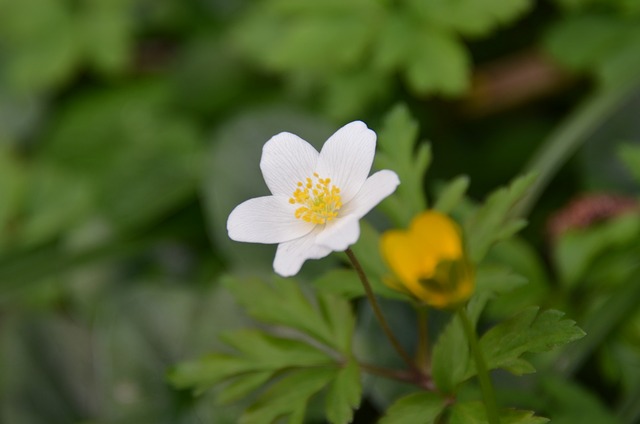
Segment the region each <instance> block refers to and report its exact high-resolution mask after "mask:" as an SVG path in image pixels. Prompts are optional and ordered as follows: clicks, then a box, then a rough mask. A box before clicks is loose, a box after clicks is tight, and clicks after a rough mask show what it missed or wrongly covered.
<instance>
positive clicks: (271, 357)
mask: <svg viewBox="0 0 640 424" xmlns="http://www.w3.org/2000/svg"><path fill="white" fill-rule="evenodd" d="M221 339H222V340H223V341H224V342H225V343H226V344H227V345H228V346H230V347H232V348H234V349H235V350H236V352H235V353H234V354H218V353H216V354H211V355H208V356H205V357H203V358H201V359H199V360H195V361H188V362H183V363H181V364H179V365H177V366H176V367H175V368H174V369H173V370H171V371H170V372H169V380H170V381H171V382H172V383H173V384H174V385H175V386H176V387H179V388H190V387H191V388H194V389H195V390H196V392H202V391H203V390H205V389H207V388H209V387H211V386H213V385H215V384H217V383H220V382H222V381H224V380H226V379H229V378H232V377H235V376H238V375H241V374H245V373H260V372H265V371H268V372H271V373H274V372H276V371H280V370H284V369H287V368H291V367H316V366H322V365H328V364H329V365H330V364H332V363H333V362H334V360H333V359H332V358H331V357H329V356H328V355H327V353H325V352H323V351H321V350H318V349H317V348H315V347H313V346H311V345H309V344H307V343H305V342H303V341H299V340H294V339H285V338H280V337H275V336H272V335H269V334H266V333H263V332H260V331H255V330H244V331H236V332H233V333H229V334H226V335H223V336H221ZM256 378H257V377H256ZM245 383H246V382H245ZM232 391H233V390H232Z"/></svg>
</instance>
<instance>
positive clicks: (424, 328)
mask: <svg viewBox="0 0 640 424" xmlns="http://www.w3.org/2000/svg"><path fill="white" fill-rule="evenodd" d="M416 312H417V313H418V348H417V349H416V363H417V364H418V368H420V369H421V370H423V372H424V371H426V370H428V369H429V327H428V321H427V313H428V311H427V308H426V307H424V306H420V305H419V306H416Z"/></svg>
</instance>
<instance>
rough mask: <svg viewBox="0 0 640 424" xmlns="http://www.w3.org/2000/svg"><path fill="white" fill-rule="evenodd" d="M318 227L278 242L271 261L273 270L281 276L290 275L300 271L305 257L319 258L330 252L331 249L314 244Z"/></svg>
mask: <svg viewBox="0 0 640 424" xmlns="http://www.w3.org/2000/svg"><path fill="white" fill-rule="evenodd" d="M319 228H320V227H317V228H316V229H315V230H314V231H313V232H311V233H309V234H307V235H306V236H304V237H300V238H298V239H295V240H291V241H288V242H285V243H281V244H279V245H278V250H277V251H276V257H275V259H274V261H273V269H274V271H275V272H276V273H278V274H279V275H281V276H283V277H291V276H293V275H296V274H297V273H298V271H300V268H301V267H302V264H303V263H304V262H305V261H306V260H307V259H320V258H324V257H325V256H327V255H328V254H329V253H331V249H329V248H326V247H324V246H319V245H317V244H316V236H317V234H318V233H319V231H320V230H319Z"/></svg>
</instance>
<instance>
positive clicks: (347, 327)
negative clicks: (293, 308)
mask: <svg viewBox="0 0 640 424" xmlns="http://www.w3.org/2000/svg"><path fill="white" fill-rule="evenodd" d="M318 307H319V308H320V312H321V313H322V316H323V317H324V319H325V320H326V322H327V324H328V326H329V328H330V330H331V333H332V334H333V340H334V343H333V346H334V347H335V348H336V349H337V350H338V351H339V352H341V353H343V354H344V355H345V356H351V345H352V343H353V332H354V330H355V323H356V319H355V316H354V315H353V311H352V310H351V305H350V304H349V303H348V302H345V301H344V300H343V299H342V298H339V297H336V296H334V295H332V294H328V293H320V294H318Z"/></svg>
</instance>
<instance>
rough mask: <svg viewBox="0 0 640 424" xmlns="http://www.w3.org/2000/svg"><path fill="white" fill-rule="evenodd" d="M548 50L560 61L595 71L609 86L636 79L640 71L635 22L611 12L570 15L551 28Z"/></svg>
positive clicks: (639, 35)
mask: <svg viewBox="0 0 640 424" xmlns="http://www.w3.org/2000/svg"><path fill="white" fill-rule="evenodd" d="M546 46H547V49H548V50H549V51H550V52H551V54H553V55H554V56H555V57H556V58H557V59H558V60H559V61H560V62H561V63H563V64H565V65H566V66H568V67H571V68H573V69H576V70H580V71H585V72H594V73H595V74H596V76H598V77H599V78H600V80H601V81H602V82H603V83H604V84H605V85H608V86H613V85H619V84H625V83H626V82H627V81H635V80H637V76H638V73H639V72H640V59H639V57H640V30H639V29H638V21H637V20H634V19H629V18H626V17H622V16H616V15H614V14H605V13H600V14H595V13H591V14H589V13H585V14H576V15H574V16H572V15H569V16H568V17H567V18H565V19H564V20H562V21H560V22H559V23H558V24H556V26H554V27H552V29H551V31H550V32H549V35H548V37H547V39H546Z"/></svg>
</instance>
